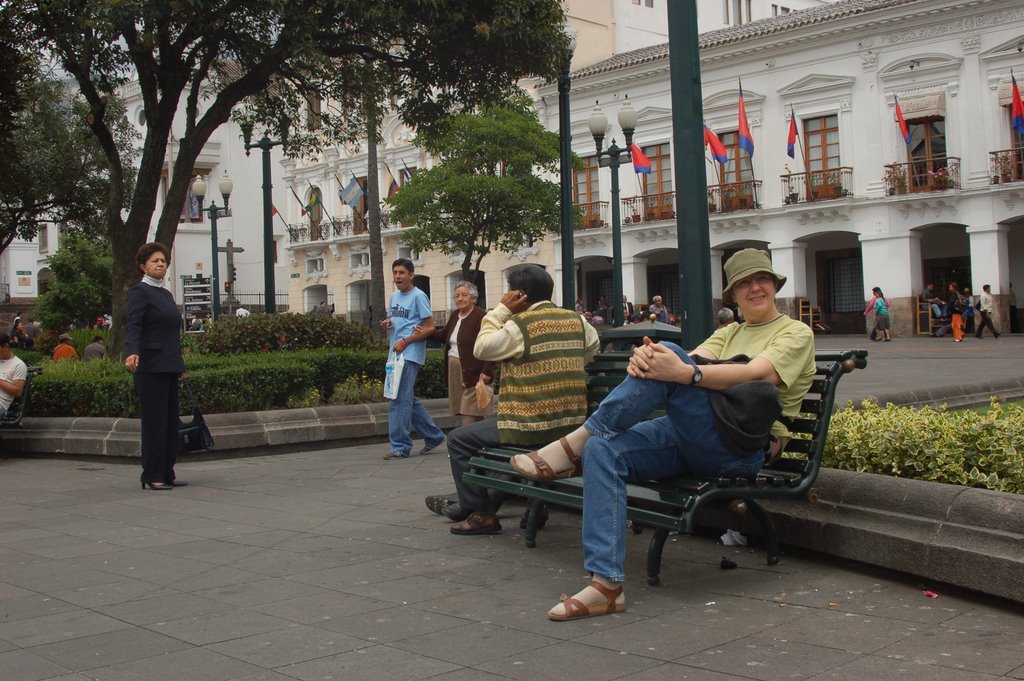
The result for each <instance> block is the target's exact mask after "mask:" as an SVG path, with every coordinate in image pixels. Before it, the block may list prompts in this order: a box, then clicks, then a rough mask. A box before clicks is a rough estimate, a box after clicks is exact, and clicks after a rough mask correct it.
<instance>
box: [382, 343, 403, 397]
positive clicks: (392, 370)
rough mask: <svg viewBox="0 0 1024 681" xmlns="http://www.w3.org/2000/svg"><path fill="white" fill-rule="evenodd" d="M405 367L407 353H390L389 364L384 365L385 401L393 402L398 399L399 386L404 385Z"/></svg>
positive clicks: (392, 351)
mask: <svg viewBox="0 0 1024 681" xmlns="http://www.w3.org/2000/svg"><path fill="white" fill-rule="evenodd" d="M403 367H405V353H395V351H394V350H391V351H389V352H388V362H387V364H385V365H384V399H386V400H393V399H395V398H396V397H398V386H399V385H401V384H402V368H403Z"/></svg>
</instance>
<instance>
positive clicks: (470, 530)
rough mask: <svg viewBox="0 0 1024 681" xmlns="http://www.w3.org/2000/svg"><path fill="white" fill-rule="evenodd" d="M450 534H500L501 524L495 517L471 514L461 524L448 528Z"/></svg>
mask: <svg viewBox="0 0 1024 681" xmlns="http://www.w3.org/2000/svg"><path fill="white" fill-rule="evenodd" d="M448 531H449V532H451V533H452V534H467V535H468V534H501V523H500V522H499V521H498V516H496V515H480V514H479V513H475V512H474V513H471V514H470V516H469V517H468V518H466V519H465V520H463V521H462V522H461V523H455V524H454V525H452V526H451V527H449V528H448Z"/></svg>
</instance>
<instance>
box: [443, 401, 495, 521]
mask: <svg viewBox="0 0 1024 681" xmlns="http://www.w3.org/2000/svg"><path fill="white" fill-rule="evenodd" d="M500 445H501V439H500V437H499V435H498V419H497V417H491V418H489V419H484V420H483V421H477V422H475V423H470V424H469V425H465V426H460V427H458V428H456V429H455V430H453V431H451V432H450V433H448V459H449V461H450V463H451V466H452V478H453V479H454V480H455V492H456V493H457V494H458V495H459V506H461V507H462V508H464V509H466V510H468V511H476V512H477V513H481V514H483V515H490V514H493V513H497V512H498V507H499V506H501V502H502V501H504V500H505V498H506V496H507V495H506V494H505V493H504V492H498V491H496V490H494V491H492V490H488V489H487V488H486V487H480V486H478V485H471V484H469V483H466V482H463V481H462V474H463V473H465V472H466V471H468V470H469V460H470V459H471V458H472V457H474V456H476V455H477V453H478V452H479V451H480V449H481V448H483V447H498V446H500Z"/></svg>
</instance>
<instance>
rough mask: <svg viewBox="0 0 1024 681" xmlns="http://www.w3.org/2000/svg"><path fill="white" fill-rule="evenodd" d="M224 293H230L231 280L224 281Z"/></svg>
mask: <svg viewBox="0 0 1024 681" xmlns="http://www.w3.org/2000/svg"><path fill="white" fill-rule="evenodd" d="M224 293H231V282H230V281H225V282H224Z"/></svg>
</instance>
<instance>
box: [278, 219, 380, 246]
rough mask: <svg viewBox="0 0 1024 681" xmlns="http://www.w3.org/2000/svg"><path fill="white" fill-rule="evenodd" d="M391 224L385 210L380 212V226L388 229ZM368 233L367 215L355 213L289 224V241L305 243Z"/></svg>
mask: <svg viewBox="0 0 1024 681" xmlns="http://www.w3.org/2000/svg"><path fill="white" fill-rule="evenodd" d="M389 226H390V224H389V220H388V214H387V213H386V212H385V211H381V213H380V227H381V229H382V230H383V229H387V228H388V227H389ZM366 233H367V219H366V216H365V215H358V214H357V215H353V216H352V217H351V218H324V219H323V220H321V221H320V222H319V223H313V222H311V221H309V222H300V223H297V224H289V225H288V243H290V244H305V243H313V242H316V241H329V240H331V239H341V238H344V237H350V236H359V235H361V234H366Z"/></svg>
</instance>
